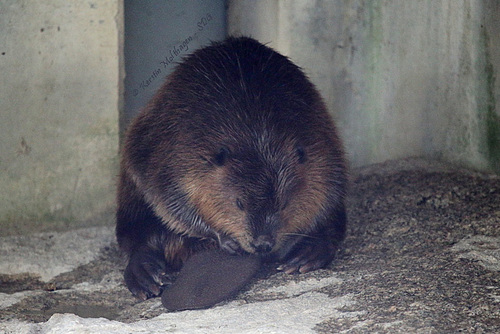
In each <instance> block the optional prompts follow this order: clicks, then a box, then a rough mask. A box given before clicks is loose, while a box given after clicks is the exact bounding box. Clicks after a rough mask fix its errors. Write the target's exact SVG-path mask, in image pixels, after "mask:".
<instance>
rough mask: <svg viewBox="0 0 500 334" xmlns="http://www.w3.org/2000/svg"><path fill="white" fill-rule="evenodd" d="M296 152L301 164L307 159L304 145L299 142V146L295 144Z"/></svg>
mask: <svg viewBox="0 0 500 334" xmlns="http://www.w3.org/2000/svg"><path fill="white" fill-rule="evenodd" d="M295 152H296V154H297V158H298V159H299V164H303V163H304V162H306V161H307V154H306V150H305V149H304V146H302V145H300V144H298V145H297V146H295Z"/></svg>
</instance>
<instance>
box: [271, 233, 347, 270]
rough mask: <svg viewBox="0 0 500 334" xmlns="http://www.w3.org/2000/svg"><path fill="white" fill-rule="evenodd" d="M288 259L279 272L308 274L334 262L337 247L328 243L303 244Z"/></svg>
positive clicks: (279, 268)
mask: <svg viewBox="0 0 500 334" xmlns="http://www.w3.org/2000/svg"><path fill="white" fill-rule="evenodd" d="M297 246H298V247H297V248H295V250H294V251H293V252H292V253H291V254H290V255H289V256H288V257H287V258H286V260H285V262H284V263H283V264H282V265H280V266H279V267H278V270H281V271H284V272H285V273H287V274H293V273H296V272H299V273H307V272H309V271H313V270H316V269H320V268H324V267H325V266H327V265H328V264H330V262H332V260H333V258H334V257H335V253H336V251H337V247H336V246H335V245H334V244H333V243H331V242H327V241H321V242H318V243H315V244H310V243H302V244H299V245H297Z"/></svg>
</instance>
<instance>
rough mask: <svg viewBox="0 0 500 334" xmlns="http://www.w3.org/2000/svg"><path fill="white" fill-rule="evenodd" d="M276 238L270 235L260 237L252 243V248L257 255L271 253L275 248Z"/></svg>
mask: <svg viewBox="0 0 500 334" xmlns="http://www.w3.org/2000/svg"><path fill="white" fill-rule="evenodd" d="M274 244H275V241H274V238H273V237H272V236H270V235H265V234H264V235H259V236H258V237H257V238H255V239H254V241H253V242H252V246H253V247H254V248H255V251H256V252H257V253H269V252H270V251H271V250H272V249H273V247H274Z"/></svg>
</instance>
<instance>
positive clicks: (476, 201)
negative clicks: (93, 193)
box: [0, 159, 500, 333]
mask: <svg viewBox="0 0 500 334" xmlns="http://www.w3.org/2000/svg"><path fill="white" fill-rule="evenodd" d="M349 198H350V202H349V219H350V224H349V235H348V237H347V239H346V241H345V243H344V248H343V250H342V252H341V254H339V257H338V258H337V260H336V261H335V262H334V264H333V265H332V266H331V267H330V268H327V269H324V270H319V271H316V272H313V273H308V274H304V275H286V274H283V273H278V272H276V271H275V270H274V269H273V267H272V266H266V267H264V268H263V270H262V271H261V272H260V273H259V274H258V275H257V278H256V279H255V280H254V282H253V283H252V284H251V285H250V286H249V289H248V290H246V291H243V292H242V293H240V294H239V295H238V296H237V298H236V299H235V300H233V301H230V302H226V303H221V304H219V305H217V306H216V307H213V308H210V309H207V310H199V311H183V312H172V313H168V312H165V310H164V308H163V307H162V306H161V302H160V299H159V298H156V299H152V300H148V301H146V302H142V303H138V302H137V301H136V300H135V299H134V298H133V297H132V296H131V295H130V293H128V291H127V290H126V288H125V287H124V285H123V281H122V276H121V275H122V270H123V268H124V265H125V263H124V261H123V259H122V258H121V257H120V255H119V253H118V250H117V246H116V243H115V242H114V240H113V231H112V228H106V227H103V228H99V229H94V230H90V232H89V231H86V230H78V231H74V232H70V234H68V235H67V236H66V237H64V236H61V234H57V233H54V234H53V237H52V238H50V237H47V234H45V235H43V236H33V237H31V238H30V237H27V238H23V239H14V238H10V239H8V238H2V239H1V240H0V245H2V246H1V252H2V253H1V257H0V268H1V272H2V273H1V274H0V310H1V311H0V321H1V322H2V323H1V324H0V333H34V332H43V333H48V332H65V333H80V332H85V333H104V332H105V333H124V332H127V333H152V332H154V333H256V332H258V333H332V332H335V333H373V332H379V333H386V332H387V333H389V332H390V333H408V332H410V333H456V332H466V333H467V332H470V333H493V332H498V331H500V312H499V310H500V177H498V176H494V175H487V174H480V173H475V172H470V171H466V170H461V169H458V168H455V167H453V166H449V165H444V164H441V163H436V162H427V161H423V160H416V159H409V160H400V161H392V162H387V163H384V164H377V165H372V166H369V167H366V168H363V169H359V170H356V171H355V172H354V173H353V176H352V185H351V190H350V196H349ZM71 233H73V234H72V235H73V239H71V238H70V237H69V236H70V235H71ZM84 235H92V236H95V237H93V238H85V237H82V236H84ZM95 239H100V240H101V241H100V242H97V241H96V240H95ZM51 240H57V242H58V243H68V245H70V244H69V241H68V240H73V243H71V247H72V248H75V249H78V250H79V251H78V252H74V253H75V254H76V255H75V258H74V260H73V263H74V265H73V267H72V268H68V267H65V270H67V271H66V272H60V273H55V272H53V273H52V274H51V275H48V274H46V273H47V272H51V271H50V270H47V269H45V270H43V269H42V268H44V267H50V266H55V264H54V262H53V260H54V259H55V260H56V262H57V261H61V262H62V263H70V262H71V260H69V257H70V254H71V253H72V252H70V250H64V248H63V247H60V248H59V250H57V252H56V247H55V246H52V247H48V246H47V245H48V244H49V243H50V242H53V241H51ZM15 242H19V244H20V246H19V248H18V249H19V250H22V252H23V253H24V254H25V256H24V258H25V261H26V263H28V264H29V263H31V262H32V261H33V260H32V259H30V254H40V255H37V256H38V258H39V259H40V263H41V264H43V263H46V266H43V265H40V266H39V267H36V266H29V265H28V266H26V268H30V269H29V270H32V272H31V273H21V272H20V271H19V270H17V271H14V270H13V269H12V268H14V267H13V266H11V265H10V264H12V263H18V264H19V265H21V264H22V262H23V256H19V254H18V252H19V251H18V250H16V248H15V247H14V244H13V243H15ZM85 245H88V246H89V247H88V249H90V250H92V251H93V254H94V256H88V257H85V260H84V261H83V260H81V259H80V258H79V257H78V253H81V254H87V253H86V251H85V250H84V249H85ZM30 247H31V248H30ZM51 251H52V252H54V253H50V252H51ZM43 253H45V254H44V255H43ZM57 253H60V254H57ZM27 270H28V269H27ZM54 275H55V276H54ZM42 277H44V279H45V280H42V279H41V278H42Z"/></svg>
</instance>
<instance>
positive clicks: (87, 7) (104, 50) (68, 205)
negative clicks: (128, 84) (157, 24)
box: [0, 0, 123, 234]
mask: <svg viewBox="0 0 500 334" xmlns="http://www.w3.org/2000/svg"><path fill="white" fill-rule="evenodd" d="M122 22H123V14H122V4H121V1H119V0H114V1H108V0H92V1H65V0H50V1H26V0H2V1H0V31H1V32H2V33H1V34H0V68H1V73H2V84H1V85H2V89H0V142H1V145H0V189H1V191H0V234H11V233H19V232H36V231H41V230H49V229H59V228H68V227H76V226H80V225H83V224H86V225H89V224H102V223H112V222H113V219H112V217H113V209H112V208H113V206H114V187H115V175H116V173H117V168H116V167H117V151H118V109H119V103H120V102H119V100H120V95H119V94H120V93H119V92H120V82H121V77H120V58H121V49H122V48H121V45H122V43H120V39H121V32H122V31H123V30H122Z"/></svg>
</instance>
